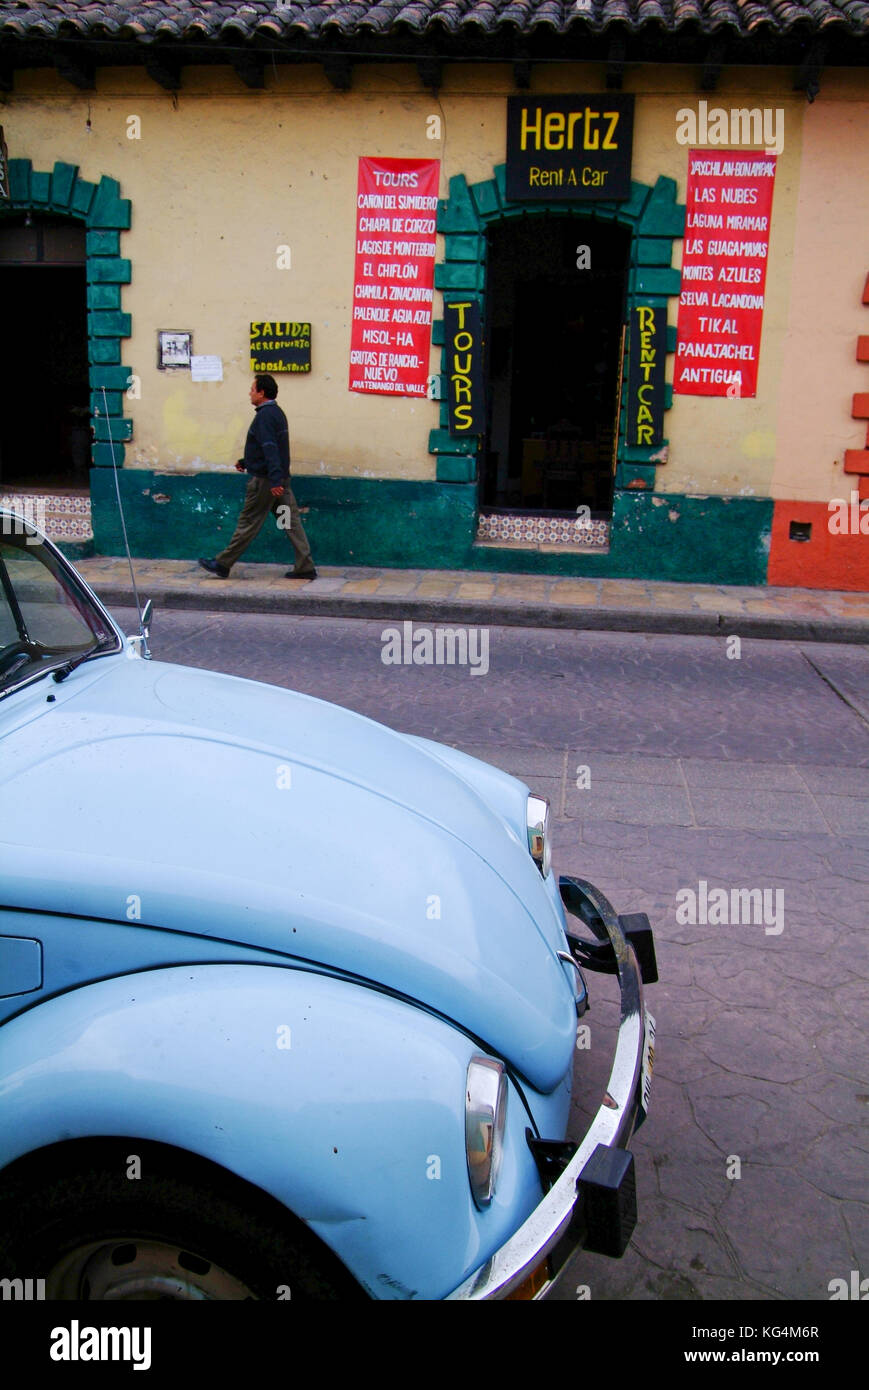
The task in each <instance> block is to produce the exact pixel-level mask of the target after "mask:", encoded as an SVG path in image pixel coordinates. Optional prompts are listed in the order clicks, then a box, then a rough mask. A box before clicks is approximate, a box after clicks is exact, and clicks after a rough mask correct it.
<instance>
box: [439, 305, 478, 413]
mask: <svg viewBox="0 0 869 1390" xmlns="http://www.w3.org/2000/svg"><path fill="white" fill-rule="evenodd" d="M444 346H445V347H446V359H447V360H446V366H447V370H446V377H447V384H448V388H449V391H448V396H449V408H450V434H482V433H483V429H484V427H483V372H482V362H483V354H482V346H483V343H482V335H481V332H480V306H479V304H478V303H477V301H476V300H461V301H458V300H456V301H454V302H452V303H445V304H444Z"/></svg>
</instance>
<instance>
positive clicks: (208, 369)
mask: <svg viewBox="0 0 869 1390" xmlns="http://www.w3.org/2000/svg"><path fill="white" fill-rule="evenodd" d="M190 379H191V381H223V359H222V358H220V357H211V356H208V355H207V354H204V355H201V356H198V357H197V355H196V354H195V353H194V354H193V356H192V357H191V358H190Z"/></svg>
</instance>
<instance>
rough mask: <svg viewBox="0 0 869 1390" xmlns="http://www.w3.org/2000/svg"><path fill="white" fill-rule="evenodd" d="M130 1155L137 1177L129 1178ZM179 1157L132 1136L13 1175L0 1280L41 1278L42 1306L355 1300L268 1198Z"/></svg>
mask: <svg viewBox="0 0 869 1390" xmlns="http://www.w3.org/2000/svg"><path fill="white" fill-rule="evenodd" d="M133 1154H136V1155H138V1156H139V1158H140V1162H141V1177H127V1171H128V1167H129V1159H130V1157H131V1156H132V1155H133ZM179 1160H180V1169H181V1171H177V1169H178V1168H179V1163H174V1164H173V1163H172V1162H171V1160H170V1161H168V1162H167V1158H166V1154H165V1152H164V1153H161V1154H159V1156H157V1155H155V1154H153V1153H151V1152H149V1151H148V1149H146V1148H145V1146H142V1145H138V1144H136V1143H135V1142H134V1141H128V1142H127V1143H125V1144H123V1145H122V1146H120V1147H113V1148H112V1149H111V1150H110V1151H108V1152H100V1153H99V1154H94V1155H91V1156H89V1160H88V1162H87V1163H86V1164H84V1165H83V1166H78V1165H76V1166H74V1167H72V1168H71V1169H69V1170H67V1171H61V1172H57V1171H54V1172H52V1171H51V1165H50V1164H43V1165H41V1167H42V1172H41V1174H38V1175H37V1174H36V1173H35V1172H34V1170H33V1168H30V1167H28V1168H27V1169H26V1170H25V1171H26V1174H27V1178H26V1182H25V1181H22V1180H17V1179H13V1181H12V1183H11V1184H10V1185H6V1186H4V1191H3V1196H2V1198H0V1231H2V1235H0V1275H2V1276H3V1277H5V1278H20V1279H44V1280H45V1292H44V1296H45V1299H46V1301H64V1300H68V1299H74V1300H83V1301H112V1302H118V1301H140V1300H149V1301H150V1300H157V1299H159V1300H182V1301H189V1300H200V1301H214V1300H220V1301H239V1300H245V1299H257V1300H285V1299H292V1300H298V1299H302V1300H334V1299H339V1298H341V1299H344V1298H348V1297H349V1298H353V1297H359V1296H360V1295H361V1292H362V1291H361V1289H360V1288H359V1285H358V1284H357V1283H356V1281H355V1280H354V1279H353V1278H352V1277H351V1276H350V1275H349V1274H348V1273H347V1271H346V1270H345V1268H344V1266H343V1265H341V1264H340V1262H339V1261H338V1260H337V1259H336V1258H335V1256H334V1255H332V1253H331V1252H330V1251H328V1250H327V1249H326V1248H325V1247H324V1246H323V1245H322V1243H321V1242H320V1241H319V1240H318V1239H317V1238H316V1237H315V1236H314V1235H313V1233H312V1232H310V1231H309V1230H308V1229H307V1227H305V1226H304V1225H303V1224H302V1223H301V1222H298V1221H296V1220H295V1218H293V1217H292V1216H291V1214H290V1213H289V1212H286V1210H285V1209H284V1208H283V1207H281V1206H280V1205H279V1204H278V1203H276V1202H274V1201H273V1199H271V1198H269V1197H267V1196H266V1194H264V1193H262V1192H260V1191H259V1189H256V1188H251V1187H249V1186H248V1185H247V1184H242V1183H240V1182H239V1181H238V1180H235V1179H233V1178H232V1177H231V1175H229V1174H225V1173H224V1171H223V1170H222V1169H218V1168H215V1166H214V1165H212V1164H209V1165H207V1166H206V1167H204V1168H202V1169H199V1170H198V1171H196V1169H195V1168H194V1167H193V1166H192V1165H191V1164H190V1163H189V1162H188V1161H186V1156H183V1155H179ZM79 1161H80V1160H79ZM173 1168H175V1169H176V1171H172V1169H173ZM22 1177H23V1175H22ZM203 1178H204V1179H205V1181H204V1183H203ZM34 1179H35V1180H34Z"/></svg>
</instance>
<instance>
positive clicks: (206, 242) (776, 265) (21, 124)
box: [0, 64, 869, 496]
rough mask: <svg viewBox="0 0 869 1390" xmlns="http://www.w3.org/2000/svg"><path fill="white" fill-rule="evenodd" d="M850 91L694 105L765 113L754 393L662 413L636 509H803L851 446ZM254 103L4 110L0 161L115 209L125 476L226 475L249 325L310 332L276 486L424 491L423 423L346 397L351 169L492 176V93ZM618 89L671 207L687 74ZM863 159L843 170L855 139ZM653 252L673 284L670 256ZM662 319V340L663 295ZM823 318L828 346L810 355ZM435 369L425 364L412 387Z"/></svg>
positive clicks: (590, 74) (290, 399) (868, 201)
mask: <svg viewBox="0 0 869 1390" xmlns="http://www.w3.org/2000/svg"><path fill="white" fill-rule="evenodd" d="M533 71H534V77H533V85H532V90H533V91H535V92H544V91H547V92H558V91H564V92H569V91H571V90H573V91H576V90H585V91H589V92H594V91H604V90H605V84H604V75H603V70H602V69H601V68H600V66H598V65H592V64H589V65H586V66H584V67H583V68H577V66H576V65H575V64H573V65H567V64H565V65H564V66H563V67H562V66H558V65H555V66H550V67H548V68H546V69H543V68H542V67H539V66H538V67H535V68H534V70H533ZM858 80H859V74H848V73H844V74H842V75H839V76H835V75H825V90H824V93H822V95H821V97H820V98H819V99H818V101H816V103H815V105H814V107H812V108H807V106H806V103H805V99H804V98H803V97H802V96H801V95H799V94H794V93H793V92H791V91H790V83H789V80H788V74H786V73H784V71H783V70H782V71H776V70H772V69H759V70H757V71H754V70H750V69H743V70H733V71H729V72H726V73H725V74H724V75H723V77H722V80H721V82H720V84H719V88H718V90H717V91H716V92H715V93H712V94H705V96H704V99H705V100H707V101H708V103H709V106H710V107H711V106H713V105H714V106H720V107H724V108H725V109H726V110H729V109H730V108H732V107H744V106H749V107H752V106H761V107H762V106H768V107H771V108H773V109H779V110H781V111H783V113H784V115H783V119H784V147H783V150H782V153H781V154H780V156H779V161H778V170H777V176H776V184H775V194H774V201H773V217H772V227H771V237H770V259H769V267H768V273H767V284H766V308H765V311H764V322H763V336H762V342H761V352H760V371H759V380H758V395H757V398H756V399H753V400H730V399H726V398H725V399H721V398H706V397H687V396H679V397H676V398H675V402H674V406H673V409H672V410H671V411H669V412H668V413H667V415H666V416H665V433H666V434H667V436H668V438H669V441H670V456H669V461H668V463H667V464H666V465H664V466H662V467H661V468H659V470H658V478H657V490H658V491H667V492H688V493H701V494H703V493H712V494H734V493H735V494H738V493H742V494H746V495H769V494H770V492H771V491H773V492H774V495H776V496H796V495H809V494H811V495H815V496H826V495H827V492H828V491H829V488H830V486H831V485H832V483H831V480H832V479H833V478H834V477H835V474H834V473H831V468H832V466H833V465H832V462H831V461H832V460H833V459H834V458H835V457H836V455H837V454H838V455H839V457H841V449H842V447H844V441H845V439H846V438H847V440H848V442H849V443H851V444H853V443H854V442H855V440H856V438H857V435H858V434H859V430H858V429H854V428H849V425H848V421H847V418H846V417H847V411H846V412H845V413H844V415H843V408H842V401H843V400H846V401H848V402H849V401H850V396H849V394H848V392H849V391H850V390H851V389H852V387H851V385H850V380H851V378H852V377H853V379H854V386H853V389H858V387H859V385H860V382H859V375H860V374H859V371H857V372H855V371H853V369H851V368H850V361H852V360H853V353H852V343H853V341H854V338H855V336H856V332H857V331H858V319H859V309H857V308H856V307H855V306H856V303H857V301H858V300H859V295H857V296H856V299H855V289H854V287H855V285H856V283H857V280H858V279H859V277H860V275H861V274H862V273H863V270H864V269H865V268H869V267H862V266H861V265H859V264H858V263H857V261H858V257H857V250H856V248H857V246H858V245H859V244H860V241H861V238H862V237H863V233H862V231H861V225H862V227H864V228H865V225H866V215H867V212H869V180H867V179H866V177H865V171H864V176H863V179H862V188H860V189H859V195H858V193H857V184H858V166H859V163H860V159H861V153H860V151H861V143H860V141H859V140H858V138H857V131H858V126H859V122H860V119H861V114H862V115H865V111H866V106H865V103H864V104H863V105H862V106H861V104H860V101H859V92H860V88H859V87H858ZM266 82H267V90H265V91H263V92H254V91H248V90H246V89H244V88H242V87H241V85H240V83H239V80H238V79H237V77H236V76H235V74H234V73H232V72H231V70H228V69H208V68H196V67H189V68H185V69H184V71H183V87H182V90H181V91H180V92H179V93H178V94H177V95H176V96H172V95H170V94H168V93H166V92H164V91H162V90H160V89H158V88H157V87H156V86H155V85H154V84H153V83H152V82H151V81H150V79H148V78H146V77H145V76H144V75H143V74H142V72H141V71H139V70H131V69H108V70H100V71H99V72H98V75H97V91H96V92H94V93H91V94H87V93H78V92H73V91H72V90H71V89H70V88H69V86H68V85H67V84H65V83H64V82H63V81H62V80H61V79H60V78H58V77H57V76H56V75H54V74H51V73H47V72H32V73H18V74H16V87H15V92H14V93H13V94H11V95H10V96H8V97H7V98H6V99H5V101H4V103H3V106H2V114H0V120H2V123H3V125H4V126H5V130H6V138H7V142H8V145H9V152H10V156H11V157H23V158H29V159H30V160H31V161H32V163H33V167H34V169H38V170H45V169H50V168H51V167H52V166H53V164H54V162H55V161H56V160H62V161H65V162H68V163H72V164H77V165H79V168H80V172H81V175H82V177H84V178H88V179H92V180H95V181H98V180H99V178H100V177H101V176H102V175H108V176H109V177H112V178H116V179H118V180H119V182H120V185H121V196H122V197H125V198H129V199H131V200H132V207H133V221H132V227H131V229H130V231H128V232H124V233H122V235H121V255H122V256H126V257H129V258H130V259H131V261H132V265H133V278H132V283H131V284H130V285H128V286H126V287H125V288H124V292H123V301H122V303H123V308H124V309H125V310H126V311H128V312H130V313H131V314H132V325H133V333H132V337H131V338H130V339H128V340H125V341H124V342H123V344H122V360H123V362H124V363H125V364H128V365H129V366H130V367H131V369H132V370H133V372H135V373H136V375H137V376H138V377H139V379H140V383H141V388H140V389H141V395H140V398H138V399H131V400H128V401H126V402H125V411H126V413H127V414H128V415H129V416H130V417H131V418H132V419H133V422H134V439H133V442H132V444H131V445H129V446H128V448H127V453H126V463H127V465H128V466H137V465H138V466H141V467H149V468H151V467H153V468H159V469H168V470H181V471H197V470H200V469H231V468H232V465H233V462H234V460H235V459H236V458H237V457H238V455H239V453H240V450H241V447H242V444H243V440H244V435H245V432H246V429H247V425H248V422H249V419H250V407H249V404H248V399H247V392H248V387H249V383H250V372H249V351H248V325H249V323H250V321H252V320H267V319H281V320H283V319H291V320H310V321H311V323H312V325H313V328H312V332H313V350H312V362H313V369H312V372H311V375H310V376H293V377H283V378H279V380H280V388H281V389H280V403H281V405H282V406H283V407H284V409H285V410H286V412H287V415H288V417H289V420H290V431H291V434H290V437H291V446H292V456H293V467H294V469H295V471H297V472H301V473H318V472H319V473H328V474H336V475H356V476H362V477H378V478H409V479H430V478H433V477H434V476H435V461H434V459H433V457H432V456H431V455H429V453H428V452H427V444H428V433H429V430H430V429H431V428H433V427H436V426H437V425H438V408H437V406H436V404H434V403H433V402H430V401H427V400H425V401H420V400H413V399H407V398H401V397H392V396H385V395H379V394H376V393H368V394H362V393H351V392H350V391H348V389H347V378H348V365H349V345H350V317H351V312H352V289H353V270H354V231H355V195H356V177H357V159H358V157H359V156H360V155H381V156H393V157H397V156H403V157H416V158H440V159H441V161H442V163H441V195H442V196H445V195H446V193H447V189H448V181H449V178H450V176H452V175H454V174H459V173H461V174H464V175H465V177H466V178H467V180H468V182H469V183H473V182H475V181H477V180H480V179H487V178H491V176H492V169H493V166H494V165H496V164H499V163H502V162H503V161H504V157H505V130H506V104H505V102H506V97H507V96H509V95H513V94H514V93H515V88H514V86H513V83H512V72H511V70H510V69H509V68H508V67H501V66H498V67H484V66H481V65H474V66H467V67H464V66H448V67H447V68H446V76H445V85H444V87H443V88H442V90H441V92H440V94H439V96H438V97H437V98H435V97H433V96H432V95H431V94H430V93H428V92H426V91H424V90H422V89H421V88H420V84H419V79H418V76H417V74H416V72H415V70H414V69H413V68H411V67H404V66H401V67H383V66H381V67H376V66H366V65H360V66H358V67H357V68H355V69H354V81H353V89H352V90H351V91H350V92H347V93H338V92H335V91H334V90H333V89H332V88H331V87H330V86H329V84H328V82H327V80H326V79H325V76H324V74H323V73H322V70H321V69H320V68H319V67H317V66H310V67H308V66H304V67H297V68H286V67H277V68H276V69H275V70H273V71H271V72H269V73H268V74H267V77H266ZM828 87H829V95H827V88H828ZM625 90H626V91H634V92H635V93H636V97H637V101H636V115H635V134H634V158H633V171H632V172H633V177H634V178H635V179H638V180H641V181H642V182H645V183H648V184H654V183H655V181H656V179H657V178H658V177H659V175H662V174H663V175H667V176H669V177H671V178H673V179H675V180H676V183H677V187H678V193H677V197H678V199H679V200H680V201H683V200H684V197H685V186H686V175H687V161H688V147H687V146H685V145H682V144H680V143H678V141H677V139H676V130H677V112H678V111H679V110H680V109H681V108H684V107H686V106H688V107H693V108H695V109H696V107H697V104H698V101H699V99H700V96H699V95H698V92H697V74H696V71H695V70H694V69H688V68H686V69H673V70H669V69H655V68H653V67H650V66H640V67H638V68H636V69H629V70H628V73H627V76H626V79H625ZM433 115H434V116H438V117H439V118H440V120H441V139H439V140H432V139H429V138H428V137H427V131H428V130H430V129H431V125H432V123H431V122H430V121H429V118H430V117H431V116H433ZM132 117H138V137H139V138H129V137H130V135H131V134H133V133H134V132H136V129H137V125H136V122H134V121H133V120H132V119H131V118H132ZM806 141H807V142H808V143H807V144H806ZM849 141H850V143H849ZM843 142H844V143H843ZM804 146H805V148H806V150H807V153H806V155H805V157H804V154H803V150H804ZM862 148H863V154H862V159H863V160H864V162H865V141H864V142H863V147H862ZM837 160H839V161H840V162H839V163H837ZM821 205H823V207H824V211H823V212H821ZM841 209H844V210H845V211H844V214H843V212H842V211H841ZM861 218H862V224H861ZM813 219H814V220H813ZM795 245H796V248H797V250H796V259H795V249H794V248H795ZM282 247H289V248H290V259H291V267H290V268H289V269H281V268H279V257H280V248H282ZM674 247H675V248H676V250H675V256H674V264H676V265H677V266H678V264H679V262H680V257H681V242H680V241H679V240H676V241H675V242H674ZM821 250H823V256H824V261H823V265H824V267H825V268H824V269H823V270H820V269H819V265H818V263H817V261H816V258H817V257H818V256H819V254H820V252H821ZM442 255H443V238H440V237H439V238H438V260H440V259H441V258H442ZM828 277H831V278H828ZM830 290H832V301H831V298H830ZM669 312H670V322H671V323H674V324H675V322H676V315H677V301H676V299H675V298H673V299H671V300H670V311H669ZM434 316H435V317H439V316H440V296H439V295H438V294H437V293H436V294H435V305H434ZM822 318H823V319H825V320H827V321H829V324H830V327H829V329H828V330H825V331H824V333H823V334H822V335H821V338H820V340H819V339H818V336H817V328H818V323H819V321H820V319H822ZM158 329H175V330H190V331H191V332H192V334H193V346H194V351H195V352H197V353H210V354H216V355H218V356H220V357H221V358H222V359H223V370H224V380H223V381H222V382H220V383H194V382H192V381H191V379H190V375H189V373H187V372H172V371H168V372H161V371H158V370H157V367H156V334H157V330H158ZM864 331H866V330H865V327H864ZM809 343H810V344H811V350H810V352H809V353H806V352H805V349H806V346H807V345H808V344H809ZM819 353H820V356H819ZM849 353H851V359H850V361H849V358H848V354H849ZM668 362H669V366H668V374H671V373H672V357H670V358H669V359H668ZM439 365H440V350H439V349H434V351H433V353H432V357H431V366H430V370H431V371H432V372H437V371H438V369H439ZM828 369H829V371H830V382H829V384H828V385H827V384H825V389H824V393H823V396H822V398H821V399H820V400H819V395H818V390H817V384H818V381H819V379H820V377H821V375H822V372H823V371H826V370H828ZM849 371H850V376H849ZM834 374H835V379H834ZM794 488H801V489H802V488H804V489H807V490H808V491H807V492H806V493H805V494H803V493H799V494H798V493H797V492H794V491H793V489H794ZM819 489H821V490H820V491H819ZM824 489H826V490H824Z"/></svg>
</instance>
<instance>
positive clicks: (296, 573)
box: [284, 570, 317, 579]
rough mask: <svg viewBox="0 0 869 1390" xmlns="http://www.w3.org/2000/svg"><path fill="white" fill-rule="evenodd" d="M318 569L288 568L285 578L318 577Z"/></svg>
mask: <svg viewBox="0 0 869 1390" xmlns="http://www.w3.org/2000/svg"><path fill="white" fill-rule="evenodd" d="M316 578H317V571H316V570H287V572H286V574H285V575H284V579H316Z"/></svg>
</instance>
